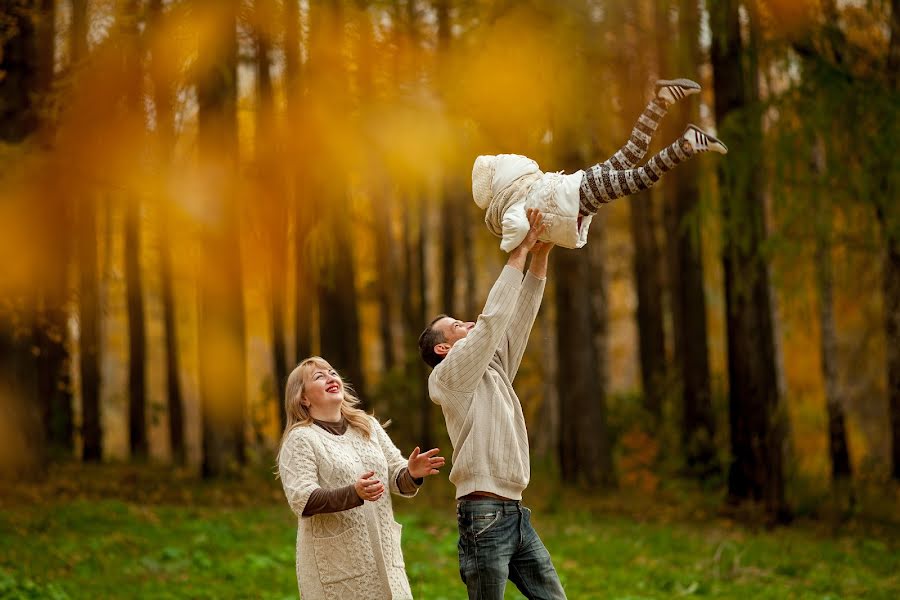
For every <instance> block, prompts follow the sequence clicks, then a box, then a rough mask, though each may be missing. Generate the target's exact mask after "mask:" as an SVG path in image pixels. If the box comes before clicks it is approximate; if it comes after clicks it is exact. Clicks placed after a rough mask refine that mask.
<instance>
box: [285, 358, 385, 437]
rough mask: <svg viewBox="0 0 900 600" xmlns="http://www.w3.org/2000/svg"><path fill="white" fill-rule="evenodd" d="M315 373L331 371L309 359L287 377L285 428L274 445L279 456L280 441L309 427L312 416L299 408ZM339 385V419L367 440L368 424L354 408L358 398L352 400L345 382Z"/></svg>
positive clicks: (317, 360)
mask: <svg viewBox="0 0 900 600" xmlns="http://www.w3.org/2000/svg"><path fill="white" fill-rule="evenodd" d="M315 369H326V370H328V369H333V367H332V366H331V365H330V364H328V361H327V360H325V359H324V358H322V357H321V356H310V357H309V358H307V359H305V360H303V361H302V362H301V363H300V364H299V365H297V366H296V367H295V368H294V370H293V371H291V374H290V375H289V376H288V380H287V385H286V386H285V390H284V412H285V414H286V415H287V425H285V428H284V433H283V434H282V435H281V442H279V444H278V453H279V454H281V447H282V446H283V445H284V440H286V439H287V436H288V434H289V433H290V432H291V431H293V430H294V429H296V428H297V427H303V426H306V425H312V422H313V418H312V415H311V414H309V407H307V406H304V405H303V402H302V398H303V390H304V386H305V385H306V381H307V380H308V378H309V377H310V375H312V372H313V371H314V370H315ZM342 379H343V378H342ZM343 384H344V385H343V390H344V401H343V402H341V416H342V417H344V419H346V421H347V424H348V425H349V426H350V427H356V428H357V429H359V430H360V431H361V432H362V434H363V435H364V436H365V437H366V438H368V437H369V436H371V435H372V420H371V419H370V418H369V416H368V415H367V414H366V413H365V412H364V411H362V410H360V409H358V408H355V407H356V405H357V404H359V398H357V397H356V394H355V393H354V392H353V388H351V387H350V386H349V385H348V384H347V382H346V381H344V382H343Z"/></svg>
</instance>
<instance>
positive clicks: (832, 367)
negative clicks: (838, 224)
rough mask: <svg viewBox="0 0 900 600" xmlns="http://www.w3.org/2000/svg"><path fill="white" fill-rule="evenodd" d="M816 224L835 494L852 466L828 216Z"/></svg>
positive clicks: (844, 484)
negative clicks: (840, 369)
mask: <svg viewBox="0 0 900 600" xmlns="http://www.w3.org/2000/svg"><path fill="white" fill-rule="evenodd" d="M817 220H818V221H819V223H820V226H819V229H820V231H818V232H817V233H818V235H817V236H816V248H815V266H816V292H817V296H818V309H819V324H820V329H821V333H820V336H821V338H820V341H819V351H820V353H821V363H822V378H823V380H824V381H825V406H826V409H827V411H828V453H829V457H830V459H831V461H830V462H831V481H832V484H833V485H834V487H835V489H836V490H837V491H843V490H844V489H845V488H847V486H849V484H850V480H851V477H852V474H853V473H852V467H851V464H850V450H849V445H848V444H847V425H846V415H845V411H844V401H843V398H842V395H843V394H842V393H841V389H840V383H839V378H838V365H837V358H838V342H837V332H836V326H835V318H834V275H833V269H832V263H831V244H830V243H829V242H830V238H831V235H830V233H831V222H830V220H831V214H830V213H829V212H828V211H827V210H825V211H822V213H820V214H819V215H818V216H817Z"/></svg>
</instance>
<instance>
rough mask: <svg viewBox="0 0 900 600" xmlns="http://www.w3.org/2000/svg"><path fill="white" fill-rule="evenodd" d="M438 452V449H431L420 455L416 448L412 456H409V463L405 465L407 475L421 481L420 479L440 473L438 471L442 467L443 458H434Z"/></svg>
mask: <svg viewBox="0 0 900 600" xmlns="http://www.w3.org/2000/svg"><path fill="white" fill-rule="evenodd" d="M438 452H440V450H439V449H438V448H432V449H431V450H429V451H428V452H422V453H421V454H420V453H419V447H418V446H416V448H415V449H414V450H413V451H412V454H410V455H409V461H408V462H407V463H406V468H407V470H408V471H409V474H410V475H412V476H413V478H414V479H421V478H422V477H428V476H429V475H437V474H438V473H440V471H438V469H440V468H441V467H443V466H444V457H443V456H435V455H436V454H437V453H438Z"/></svg>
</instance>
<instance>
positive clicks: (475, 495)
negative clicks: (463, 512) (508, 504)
mask: <svg viewBox="0 0 900 600" xmlns="http://www.w3.org/2000/svg"><path fill="white" fill-rule="evenodd" d="M457 500H476V501H477V500H508V501H512V498H506V497H505V496H498V495H497V494H492V493H491V492H472V493H471V494H466V495H465V496H460V497H459V498H457Z"/></svg>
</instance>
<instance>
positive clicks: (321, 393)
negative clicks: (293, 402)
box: [303, 363, 344, 411]
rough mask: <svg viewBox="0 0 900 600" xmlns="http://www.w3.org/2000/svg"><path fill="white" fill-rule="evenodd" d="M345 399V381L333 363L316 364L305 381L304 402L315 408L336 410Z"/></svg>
mask: <svg viewBox="0 0 900 600" xmlns="http://www.w3.org/2000/svg"><path fill="white" fill-rule="evenodd" d="M343 400H344V382H343V381H341V376H340V375H338V374H337V371H335V370H334V369H333V368H331V365H329V364H327V363H324V364H321V365H316V366H315V367H314V368H313V370H312V371H311V372H310V373H309V375H308V377H307V379H306V381H305V382H303V403H304V404H306V405H307V406H308V407H310V408H311V409H313V410H315V409H318V410H320V411H321V410H325V411H331V410H334V408H335V406H340V404H341V402H343Z"/></svg>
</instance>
